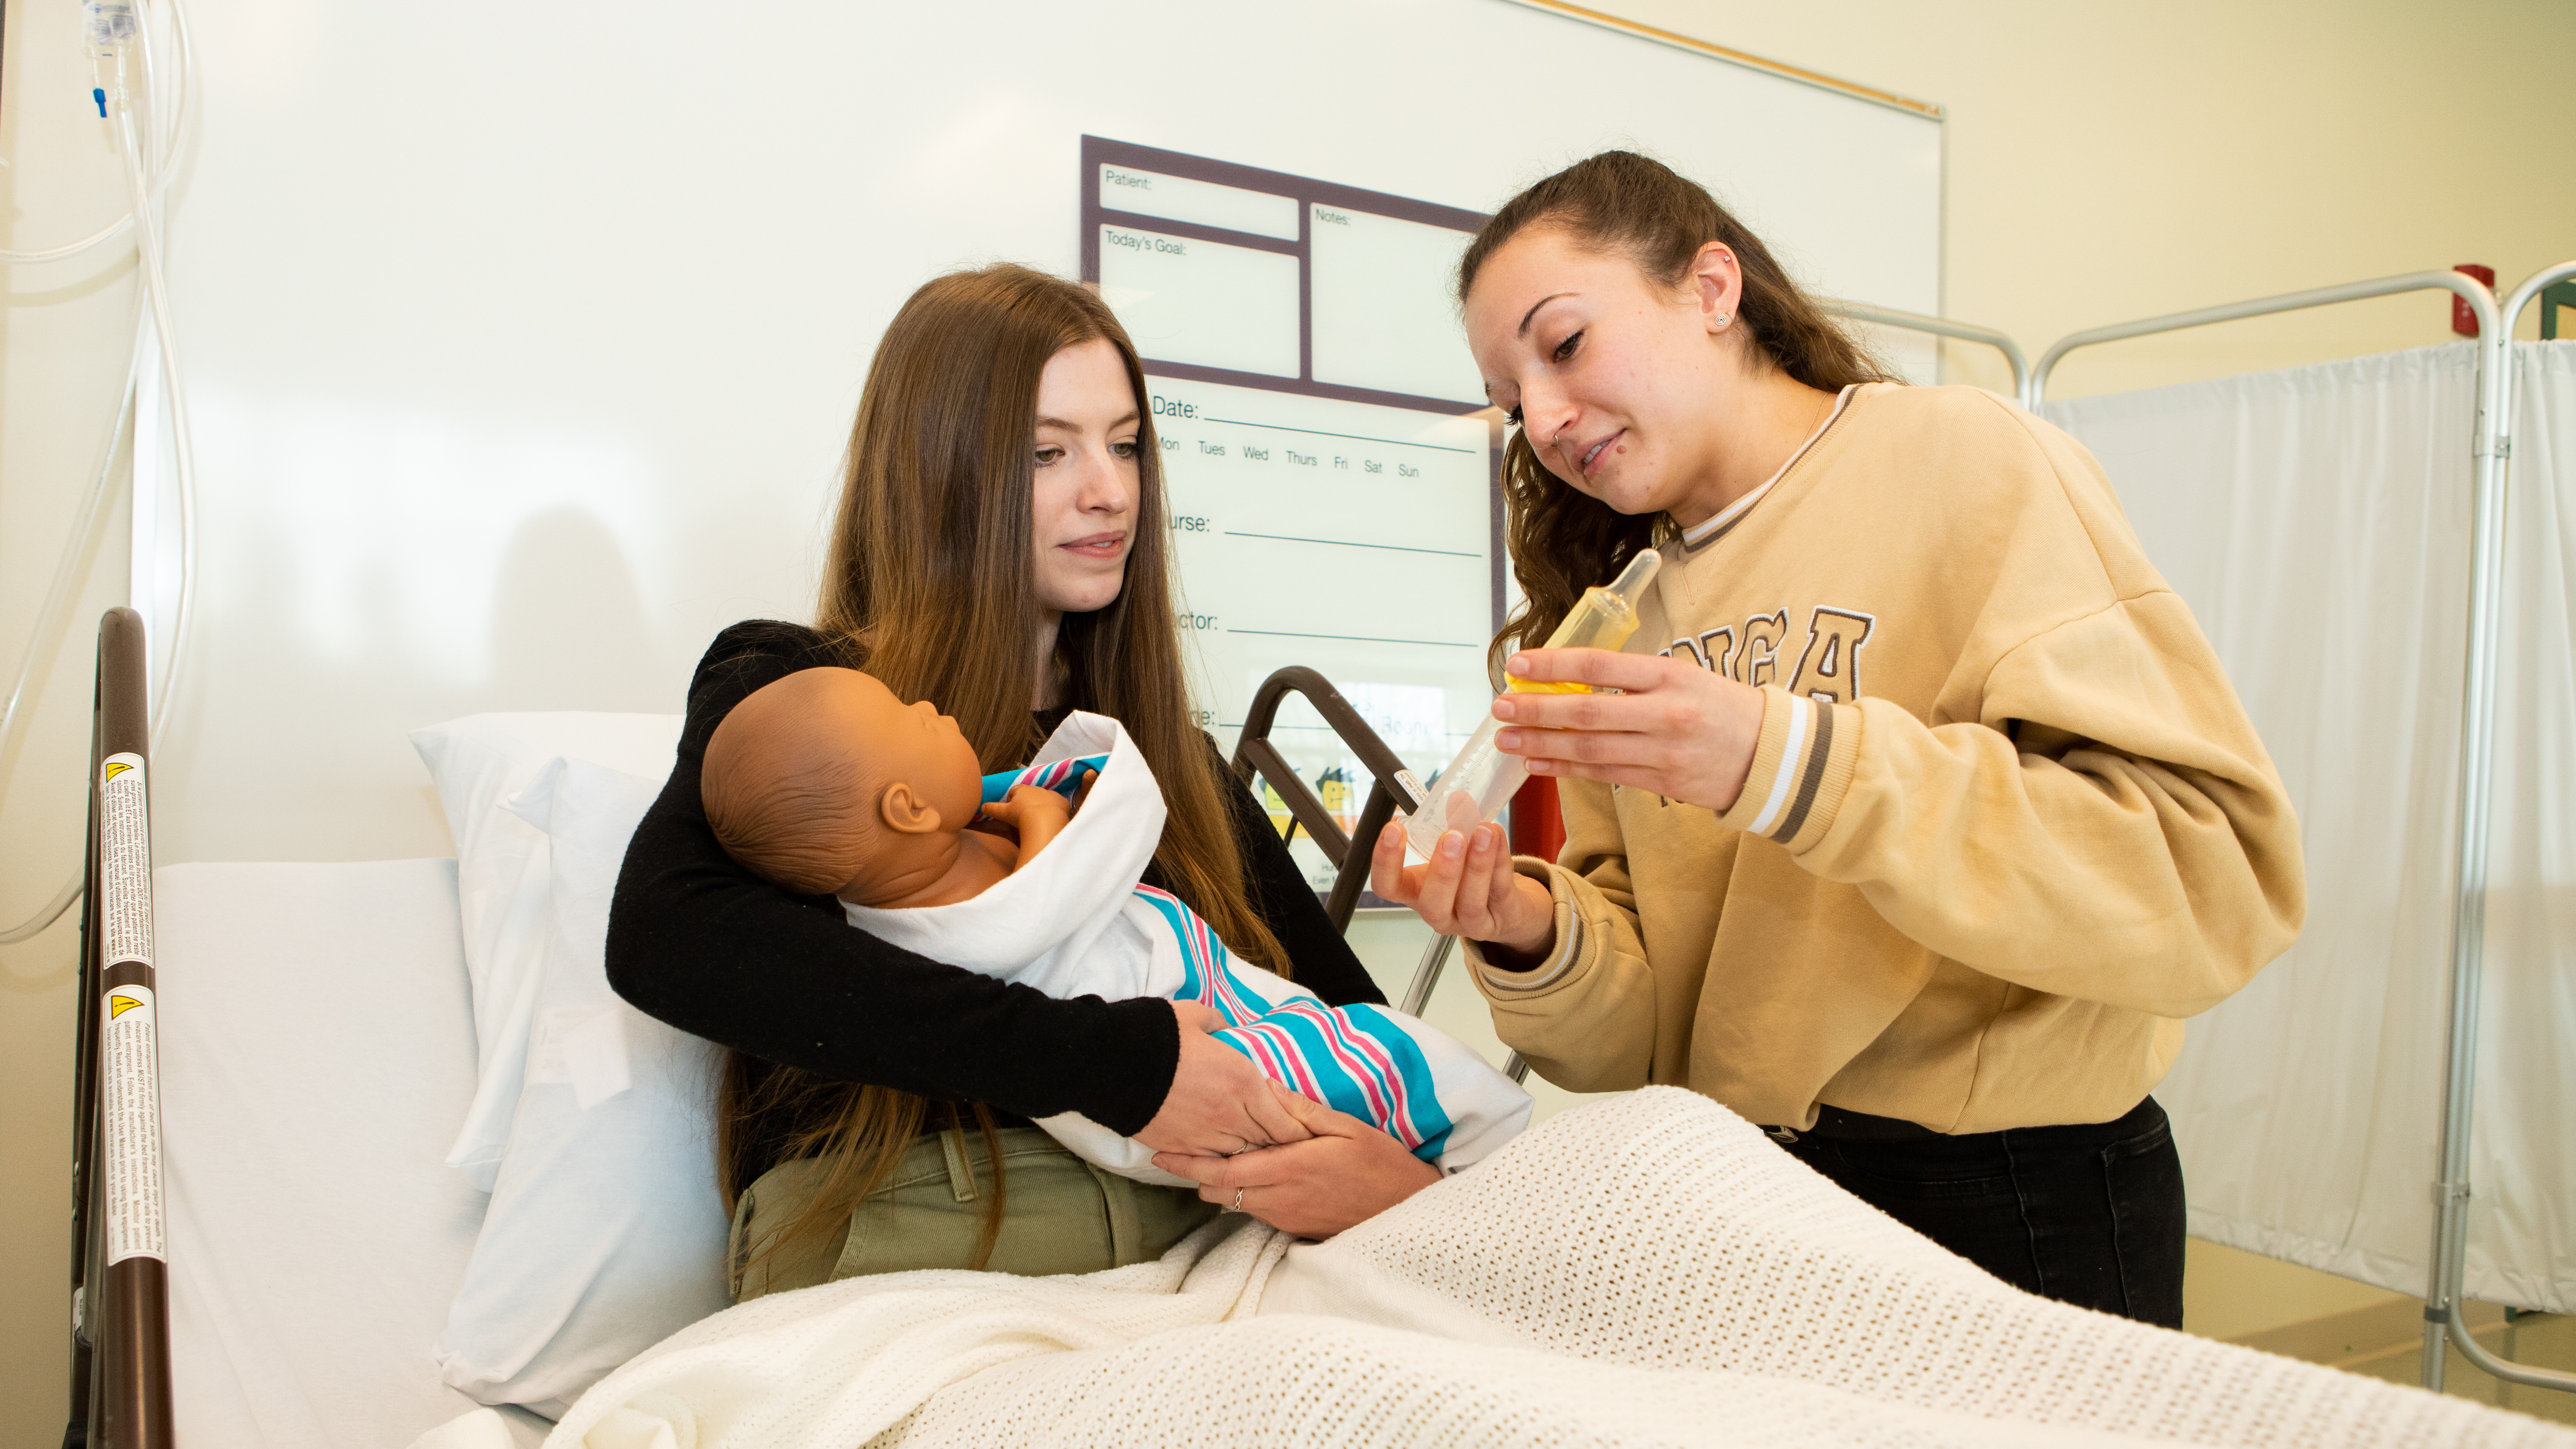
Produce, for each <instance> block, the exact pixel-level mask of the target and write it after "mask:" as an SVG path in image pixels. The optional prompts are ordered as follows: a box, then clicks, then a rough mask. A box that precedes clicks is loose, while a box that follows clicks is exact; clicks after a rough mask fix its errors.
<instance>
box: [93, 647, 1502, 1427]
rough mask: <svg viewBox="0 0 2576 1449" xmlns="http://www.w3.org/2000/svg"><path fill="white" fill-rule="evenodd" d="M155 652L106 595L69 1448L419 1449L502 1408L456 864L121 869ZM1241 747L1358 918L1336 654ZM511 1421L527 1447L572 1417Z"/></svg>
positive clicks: (1374, 825)
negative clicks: (137, 1047)
mask: <svg viewBox="0 0 2576 1449" xmlns="http://www.w3.org/2000/svg"><path fill="white" fill-rule="evenodd" d="M144 657H145V654H144V640H143V627H142V621H141V619H140V618H139V617H138V616H137V615H136V614H134V613H133V612H132V611H131V610H126V609H116V610H111V611H109V613H108V615H107V617H106V618H105V619H104V620H103V621H102V624H101V627H100V634H99V666H98V680H99V683H98V696H97V704H96V707H95V710H94V733H95V737H96V744H95V746H94V749H93V754H94V757H95V761H96V762H97V763H98V764H99V765H100V766H102V767H104V766H106V765H107V763H108V762H110V761H117V760H119V759H120V758H122V759H123V760H128V761H131V762H132V764H131V765H130V767H129V769H128V770H125V771H119V772H117V773H118V778H120V779H125V780H127V782H128V789H127V792H126V795H124V796H120V795H118V794H116V793H115V791H114V790H113V789H112V788H101V787H99V786H98V783H97V782H98V777H99V775H100V773H101V770H100V769H93V771H92V779H93V785H94V788H93V797H92V809H91V813H92V847H91V851H90V860H89V864H88V868H87V871H86V877H85V888H86V889H87V891H88V895H87V901H88V902H89V906H88V911H89V914H88V916H87V917H86V919H85V920H84V923H83V928H82V929H83V940H82V954H81V962H82V964H81V968H80V969H81V990H80V995H79V1000H80V1001H81V1002H82V1003H83V1005H82V1008H81V1011H80V1016H79V1021H80V1028H79V1030H80V1036H79V1045H80V1056H79V1066H78V1081H77V1097H78V1108H77V1110H78V1113H79V1117H78V1121H79V1126H80V1132H79V1135H78V1138H77V1141H78V1144H79V1146H78V1150H77V1153H76V1158H77V1161H76V1168H75V1173H76V1176H75V1181H76V1185H77V1186H76V1191H75V1199H76V1201H77V1202H78V1204H79V1205H80V1212H81V1217H80V1231H79V1232H77V1233H76V1235H75V1242H76V1245H77V1246H76V1250H75V1258H74V1265H73V1287H74V1291H75V1297H76V1301H78V1302H81V1303H83V1304H86V1305H88V1310H87V1312H86V1313H85V1314H84V1315H83V1316H82V1319H81V1321H80V1322H79V1323H78V1324H77V1327H76V1329H75V1333H74V1338H73V1359H74V1369H73V1387H72V1405H71V1421H72V1429H73V1432H72V1434H71V1436H69V1438H68V1439H67V1441H66V1442H67V1443H84V1442H85V1443H87V1444H91V1445H110V1444H112V1445H116V1446H120V1449H124V1446H133V1449H166V1446H169V1445H171V1444H174V1443H184V1444H185V1445H187V1446H188V1449H233V1446H242V1449H249V1446H261V1449H307V1446H311V1449H323V1446H346V1445H384V1446H391V1449H399V1446H402V1445H406V1444H409V1443H410V1442H411V1441H412V1440H413V1439H414V1438H415V1437H417V1436H418V1435H420V1434H422V1433H423V1432H425V1431H427V1430H429V1429H431V1428H433V1427H435V1426H437V1425H440V1424H443V1423H445V1422H447V1421H449V1420H451V1419H454V1418H456V1417H457V1416H458V1415H460V1414H464V1413H467V1412H469V1411H471V1410H473V1409H474V1408H476V1407H477V1404H476V1402H475V1401H474V1400H473V1399H471V1398H468V1397H467V1396H466V1395H465V1394H463V1393H461V1392H459V1391H458V1390H456V1389H453V1388H450V1387H448V1386H447V1385H446V1384H444V1383H442V1382H441V1381H440V1376H439V1370H438V1366H437V1364H436V1362H435V1361H434V1360H433V1358H432V1355H431V1345H432V1343H433V1342H434V1341H435V1340H436V1339H437V1338H438V1336H439V1333H440V1330H441V1327H442V1325H443V1324H445V1323H446V1321H447V1319H448V1313H449V1305H450V1302H451V1300H452V1299H453V1298H454V1297H455V1295H456V1292H457V1288H458V1285H459V1283H460V1282H461V1281H463V1279H464V1276H465V1272H466V1265H467V1261H468V1259H469V1257H470V1256H471V1254H472V1252H473V1249H474V1244H475V1239H476V1235H477V1233H478V1231H479V1229H480V1228H481V1225H482V1221H483V1213H484V1204H485V1200H486V1199H485V1195H484V1194H483V1193H481V1192H479V1191H477V1190H476V1189H475V1188H474V1187H473V1186H471V1185H470V1184H468V1183H467V1182H466V1181H465V1180H464V1179H463V1178H462V1177H461V1176H460V1175H459V1174H458V1173H457V1172H456V1171H454V1170H452V1169H451V1168H449V1167H448V1166H447V1165H446V1164H445V1162H444V1161H443V1160H442V1159H443V1157H444V1156H445V1154H446V1151H447V1148H448V1143H449V1141H450V1139H451V1138H452V1137H453V1136H454V1135H455V1133H456V1130H457V1124H458V1122H459V1121H460V1120H461V1119H462V1118H463V1117H464V1116H465V1114H466V1110H467V1106H468V1103H469V1101H470V1099H471V1098H472V1096H473V1094H474V1089H475V1053H476V1044H475V1028H474V1017H473V1005H472V1002H471V1001H470V1000H469V992H468V978H467V973H466V969H465V950H464V943H463V938H462V933H461V928H460V923H459V909H458V884H457V862H456V861H454V860H451V859H436V860H392V861H366V862H357V863H339V864H287V863H208V864H192V865H174V866H167V867H164V868H162V869H160V870H158V871H155V872H151V873H150V874H149V875H143V874H140V873H138V872H136V871H133V870H126V871H123V872H120V871H119V870H118V869H117V868H116V867H117V864H118V862H119V860H120V859H127V860H131V861H142V860H148V859H149V854H148V851H149V826H148V819H146V818H144V817H141V816H137V817H133V818H132V819H130V820H128V821H127V822H126V825H127V827H128V828H129V829H130V830H139V831H140V832H141V833H140V834H139V835H133V836H130V837H129V838H127V839H125V840H124V841H123V842H122V844H123V845H124V847H125V849H126V854H125V855H124V856H122V857H120V856H119V854H118V850H117V847H118V845H119V843H120V842H119V840H118V839H117V838H116V830H117V826H118V821H117V818H116V811H117V809H118V808H119V806H120V803H121V802H122V801H123V800H124V799H126V798H129V797H130V798H132V799H133V800H134V801H136V802H137V803H140V801H141V800H142V799H143V798H144V794H143V791H141V790H139V789H133V788H132V786H133V785H135V784H137V783H140V782H143V781H146V780H148V774H149V764H148V760H146V759H145V756H146V753H147V751H146V747H145V737H146V733H147V729H146V722H145V719H144V699H145V693H144V684H143V671H144ZM1291 694H1294V695H1297V696H1300V697H1302V698H1303V699H1304V700H1305V701H1306V702H1307V703H1308V704H1310V705H1311V706H1312V707H1313V708H1314V710H1315V712H1316V713H1317V714H1319V715H1320V716H1322V718H1323V720H1324V721H1325V723H1326V724H1327V725H1328V726H1329V727H1330V728H1331V729H1332V730H1333V731H1334V732H1335V734H1336V735H1338V736H1339V737H1340V738H1341V739H1342V741H1343V743H1344V745H1345V746H1346V747H1347V748H1348V749H1349V751H1350V752H1351V754H1352V755H1353V756H1354V757H1355V758H1356V759H1357V760H1358V761H1359V762H1360V763H1361V765H1362V766H1363V767H1364V768H1365V769H1366V770H1367V771H1368V772H1369V774H1370V775H1371V777H1372V782H1371V785H1370V790H1369V795H1368V799H1367V803H1366V805H1365V806H1364V808H1363V809H1362V812H1361V816H1360V819H1359V821H1358V822H1357V830H1356V831H1355V832H1353V833H1345V832H1344V831H1342V830H1341V828H1340V827H1339V825H1338V824H1337V823H1336V822H1335V820H1334V818H1333V816H1332V814H1331V812H1330V811H1329V810H1327V809H1326V808H1325V806H1324V804H1323V802H1322V801H1321V800H1320V799H1318V798H1317V797H1316V795H1315V794H1314V792H1313V791H1312V790H1311V789H1310V788H1308V786H1307V785H1306V783H1305V781H1303V780H1302V779H1300V778H1299V776H1298V774H1297V772H1296V771H1295V770H1294V769H1293V768H1291V767H1290V766H1289V765H1288V764H1287V763H1286V761H1285V760H1284V759H1283V758H1282V757H1281V755H1280V753H1279V751H1278V749H1277V748H1276V747H1275V746H1273V745H1272V744H1271V743H1270V738H1269V736H1270V731H1271V729H1272V727H1273V724H1274V722H1275V720H1276V717H1277V714H1278V711H1279V707H1280V706H1281V704H1282V703H1283V702H1284V701H1285V700H1286V699H1287V698H1288V697H1289V696H1290V695H1291ZM1241 741H1242V742H1241V745H1240V746H1239V748H1238V750H1237V752H1236V755H1235V759H1234V768H1235V770H1236V772H1237V773H1238V775H1239V776H1240V777H1241V778H1242V779H1243V781H1244V782H1245V783H1246V784H1247V785H1252V784H1254V783H1255V782H1256V780H1258V781H1260V782H1265V783H1267V784H1268V785H1269V786H1270V787H1271V789H1273V790H1274V791H1276V792H1277V794H1278V795H1279V796H1280V798H1281V799H1282V800H1283V801H1284V802H1285V803H1286V804H1287V806H1288V808H1289V811H1290V813H1291V815H1292V817H1293V819H1294V821H1295V826H1296V828H1297V829H1300V830H1303V831H1304V832H1306V833H1307V834H1309V835H1311V836H1312V837H1313V838H1314V839H1315V842H1316V844H1317V845H1318V846H1320V847H1321V848H1322V849H1323V851H1324V853H1325V856H1326V858H1327V859H1328V860H1330V861H1331V862H1332V863H1333V865H1334V866H1335V867H1336V869H1337V872H1338V874H1337V876H1336V878H1335V883H1334V885H1333V887H1332V889H1331V892H1330V894H1329V896H1328V898H1327V907H1326V908H1327V912H1328V914H1329V915H1330V916H1331V918H1332V920H1333V924H1334V926H1335V927H1336V928H1337V929H1341V928H1345V927H1347V925H1348V923H1349V921H1350V919H1351V916H1352V913H1353V911H1354V909H1355V908H1356V907H1357V906H1358V904H1359V902H1360V900H1361V898H1362V884H1363V882H1364V881H1365V878H1366V875H1367V870H1368V852H1367V851H1366V850H1365V849H1360V848H1355V846H1354V843H1353V842H1354V839H1355V838H1356V839H1357V840H1360V841H1366V840H1370V839H1373V838H1374V837H1375V835H1376V832H1377V830H1378V829H1379V828H1380V827H1381V826H1382V825H1383V824H1384V822H1385V821H1386V819H1387V818H1388V816H1389V814H1390V812H1391V811H1392V810H1393V809H1394V808H1395V802H1397V801H1398V800H1402V801H1405V802H1406V803H1410V800H1411V797H1410V795H1409V794H1405V793H1401V792H1404V791H1405V790H1406V785H1405V784H1404V778H1405V777H1404V776H1403V774H1402V772H1403V769H1404V767H1403V765H1402V762H1401V761H1400V760H1398V759H1397V757H1396V755H1395V753H1394V752H1393V751H1392V750H1390V749H1388V748H1387V747H1386V745H1385V744H1384V743H1383V742H1382V741H1381V740H1380V739H1379V738H1378V736H1377V734H1376V733H1375V731H1373V730H1371V729H1370V728H1369V726H1368V724H1367V723H1366V722H1365V721H1364V720H1362V719H1361V717H1360V716H1359V714H1358V712H1357V711H1356V710H1355V709H1353V708H1352V707H1351V705H1350V704H1349V703H1348V702H1347V701H1345V700H1344V699H1343V697H1342V695H1341V693H1340V692H1339V691H1338V690H1336V689H1334V688H1333V686H1332V685H1331V683H1330V682H1328V681H1327V680H1325V679H1324V677H1323V676H1322V675H1320V674H1318V673H1316V672H1315V671H1313V670H1311V669H1303V668H1292V669H1287V670H1283V671H1281V672H1280V673H1279V674H1278V675H1276V676H1274V677H1273V678H1272V679H1271V680H1270V681H1269V682H1267V683H1266V684H1264V685H1263V687H1262V689H1261V690H1260V692H1259V694H1258V696H1257V698H1256V700H1255V703H1254V706H1253V710H1252V713H1251V718H1250V720H1249V721H1248V723H1247V725H1246V727H1245V728H1244V730H1243V732H1242V736H1241ZM114 784H115V781H113V780H111V781H109V782H107V785H108V786H109V787H113V786H114ZM102 828H105V829H106V831H107V834H108V837H109V840H108V847H109V848H108V849H107V850H106V851H104V852H103V851H102V850H101V848H100V844H99V841H100V837H101V831H102ZM137 846H139V847H140V851H139V853H138V852H137V851H136V850H135V847H137ZM103 856H104V857H105V858H104V859H103V858H102V857H103ZM121 912H122V913H128V914H129V915H132V914H133V913H136V912H139V913H140V914H139V916H133V918H134V919H139V920H141V921H144V922H157V939H153V936H154V934H155V933H153V932H152V931H150V930H147V931H146V933H145V939H144V940H143V941H142V943H141V945H140V946H139V948H138V947H137V946H136V944H135V943H134V942H133V941H132V940H130V939H127V938H125V937H122V936H120V935H119V934H118V933H117V932H115V931H112V930H108V929H106V928H105V927H104V926H103V925H102V915H104V916H105V918H106V919H108V920H114V919H115V918H116V917H117V916H118V914H119V913H121ZM154 962H158V963H165V964H163V965H162V967H161V969H159V970H158V971H155V970H154V969H153V966H152V964H150V963H154ZM138 986H139V987H141V988H143V990H144V992H147V993H149V1000H150V1003H151V1005H150V1010H149V1011H148V1012H145V1013H141V1014H139V1015H138V1013H137V1012H136V1010H135V1009H134V1008H127V1009H126V1011H125V1012H124V1013H123V1014H121V1015H120V1016H118V1017H116V1018H113V1019H110V1018H109V1017H108V1015H107V1014H108V1013H109V1012H110V1011H111V1010H114V1009H115V1008H114V1006H113V1003H114V1002H116V1001H117V1000H118V999H119V998H120V997H132V998H134V999H137V1000H142V999H145V998H144V997H142V996H138V995H137V993H136V991H135V988H136V987H138ZM1419 994H1427V986H1425V987H1423V988H1422V989H1421V992H1420V993H1419ZM137 1020H142V1021H145V1022H147V1023H148V1024H149V1025H150V1026H151V1027H152V1028H154V1029H155V1030H156V1031H157V1034H158V1041H157V1055H158V1060H157V1072H156V1071H154V1070H153V1067H154V1066H155V1063H154V1061H153V1056H152V1053H151V1052H149V1051H146V1052H145V1053H144V1054H143V1055H141V1056H140V1057H136V1058H134V1059H133V1060H132V1061H130V1062H126V1063H124V1064H123V1065H124V1066H126V1067H127V1068H128V1070H123V1071H118V1070H114V1068H116V1067H117V1066H118V1065H119V1063H117V1062H115V1061H110V1062H109V1063H108V1064H107V1065H108V1068H109V1070H104V1071H103V1070H102V1064H101V1052H100V1050H99V1048H100V1046H101V1037H102V1035H103V1032H102V1025H103V1024H104V1026H105V1028H106V1032H107V1033H114V1032H116V1031H118V1030H124V1031H127V1032H129V1033H130V1031H131V1029H132V1027H133V1026H134V1025H135V1023H136V1021H137ZM110 1055H111V1056H113V1053H110ZM1515 1066H1516V1067H1517V1063H1515ZM137 1114H143V1115H145V1116H155V1115H157V1119H158V1120H157V1129H158V1130H157V1131H155V1132H151V1133H149V1134H148V1144H147V1145H148V1147H149V1151H148V1152H146V1153H145V1155H146V1156H149V1157H152V1158H155V1159H156V1160H154V1161H152V1162H149V1163H146V1164H142V1165H143V1166H145V1167H148V1168H150V1169H152V1171H151V1172H150V1173H149V1174H148V1175H150V1176H153V1177H157V1178H158V1182H157V1183H152V1184H148V1185H147V1184H143V1183H141V1182H139V1181H130V1180H128V1178H127V1177H119V1178H118V1179H117V1180H116V1181H115V1182H114V1183H113V1184H111V1183H110V1182H109V1181H108V1178H109V1174H106V1173H103V1172H101V1171H100V1170H99V1167H100V1165H101V1164H102V1163H103V1162H104V1155H103V1152H102V1149H101V1147H100V1145H99V1144H100V1124H101V1123H102V1122H106V1121H115V1120H119V1119H127V1120H132V1119H135V1118H136V1116H137ZM116 1145H119V1146H126V1145H127V1144H116ZM128 1155H129V1157H130V1156H131V1152H130V1151H129V1154H128ZM128 1165H129V1166H132V1165H135V1164H133V1163H130V1162H129V1163H128ZM129 1176H130V1175H129ZM111 1191H112V1192H113V1193H114V1194H115V1195H116V1197H117V1202H116V1204H115V1205H113V1206H111V1205H109V1203H108V1202H107V1198H108V1196H109V1195H110V1193H111ZM155 1202H157V1203H158V1204H159V1205H160V1207H159V1217H160V1220H161V1222H162V1224H163V1229H164V1231H163V1241H162V1244H161V1246H160V1254H161V1255H160V1256H159V1257H151V1256H138V1257H127V1258H124V1259H123V1260H122V1261H119V1262H117V1263H116V1264H114V1265H113V1266H110V1265H108V1264H107V1263H106V1262H105V1261H104V1259H105V1257H106V1256H107V1254H106V1250H105V1246H104V1245H105V1241H106V1238H107V1237H108V1235H109V1230H110V1229H111V1228H112V1227H115V1228H123V1227H127V1226H130V1224H128V1223H127V1222H126V1219H128V1218H131V1217H132V1216H133V1215H134V1214H135V1213H136V1212H138V1211H143V1210H145V1209H147V1208H149V1207H150V1206H151V1205H152V1204H153V1203H155ZM509 1418H510V1428H511V1432H512V1434H513V1435H514V1436H515V1437H516V1438H517V1439H518V1441H519V1442H521V1443H523V1444H535V1443H536V1442H538V1441H539V1440H540V1439H541V1438H542V1437H543V1436H544V1434H545V1432H546V1429H547V1427H548V1425H547V1421H545V1420H544V1419H542V1418H540V1417H538V1416H537V1415H535V1414H532V1413H526V1412H523V1411H514V1412H512V1413H511V1414H510V1415H509Z"/></svg>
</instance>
